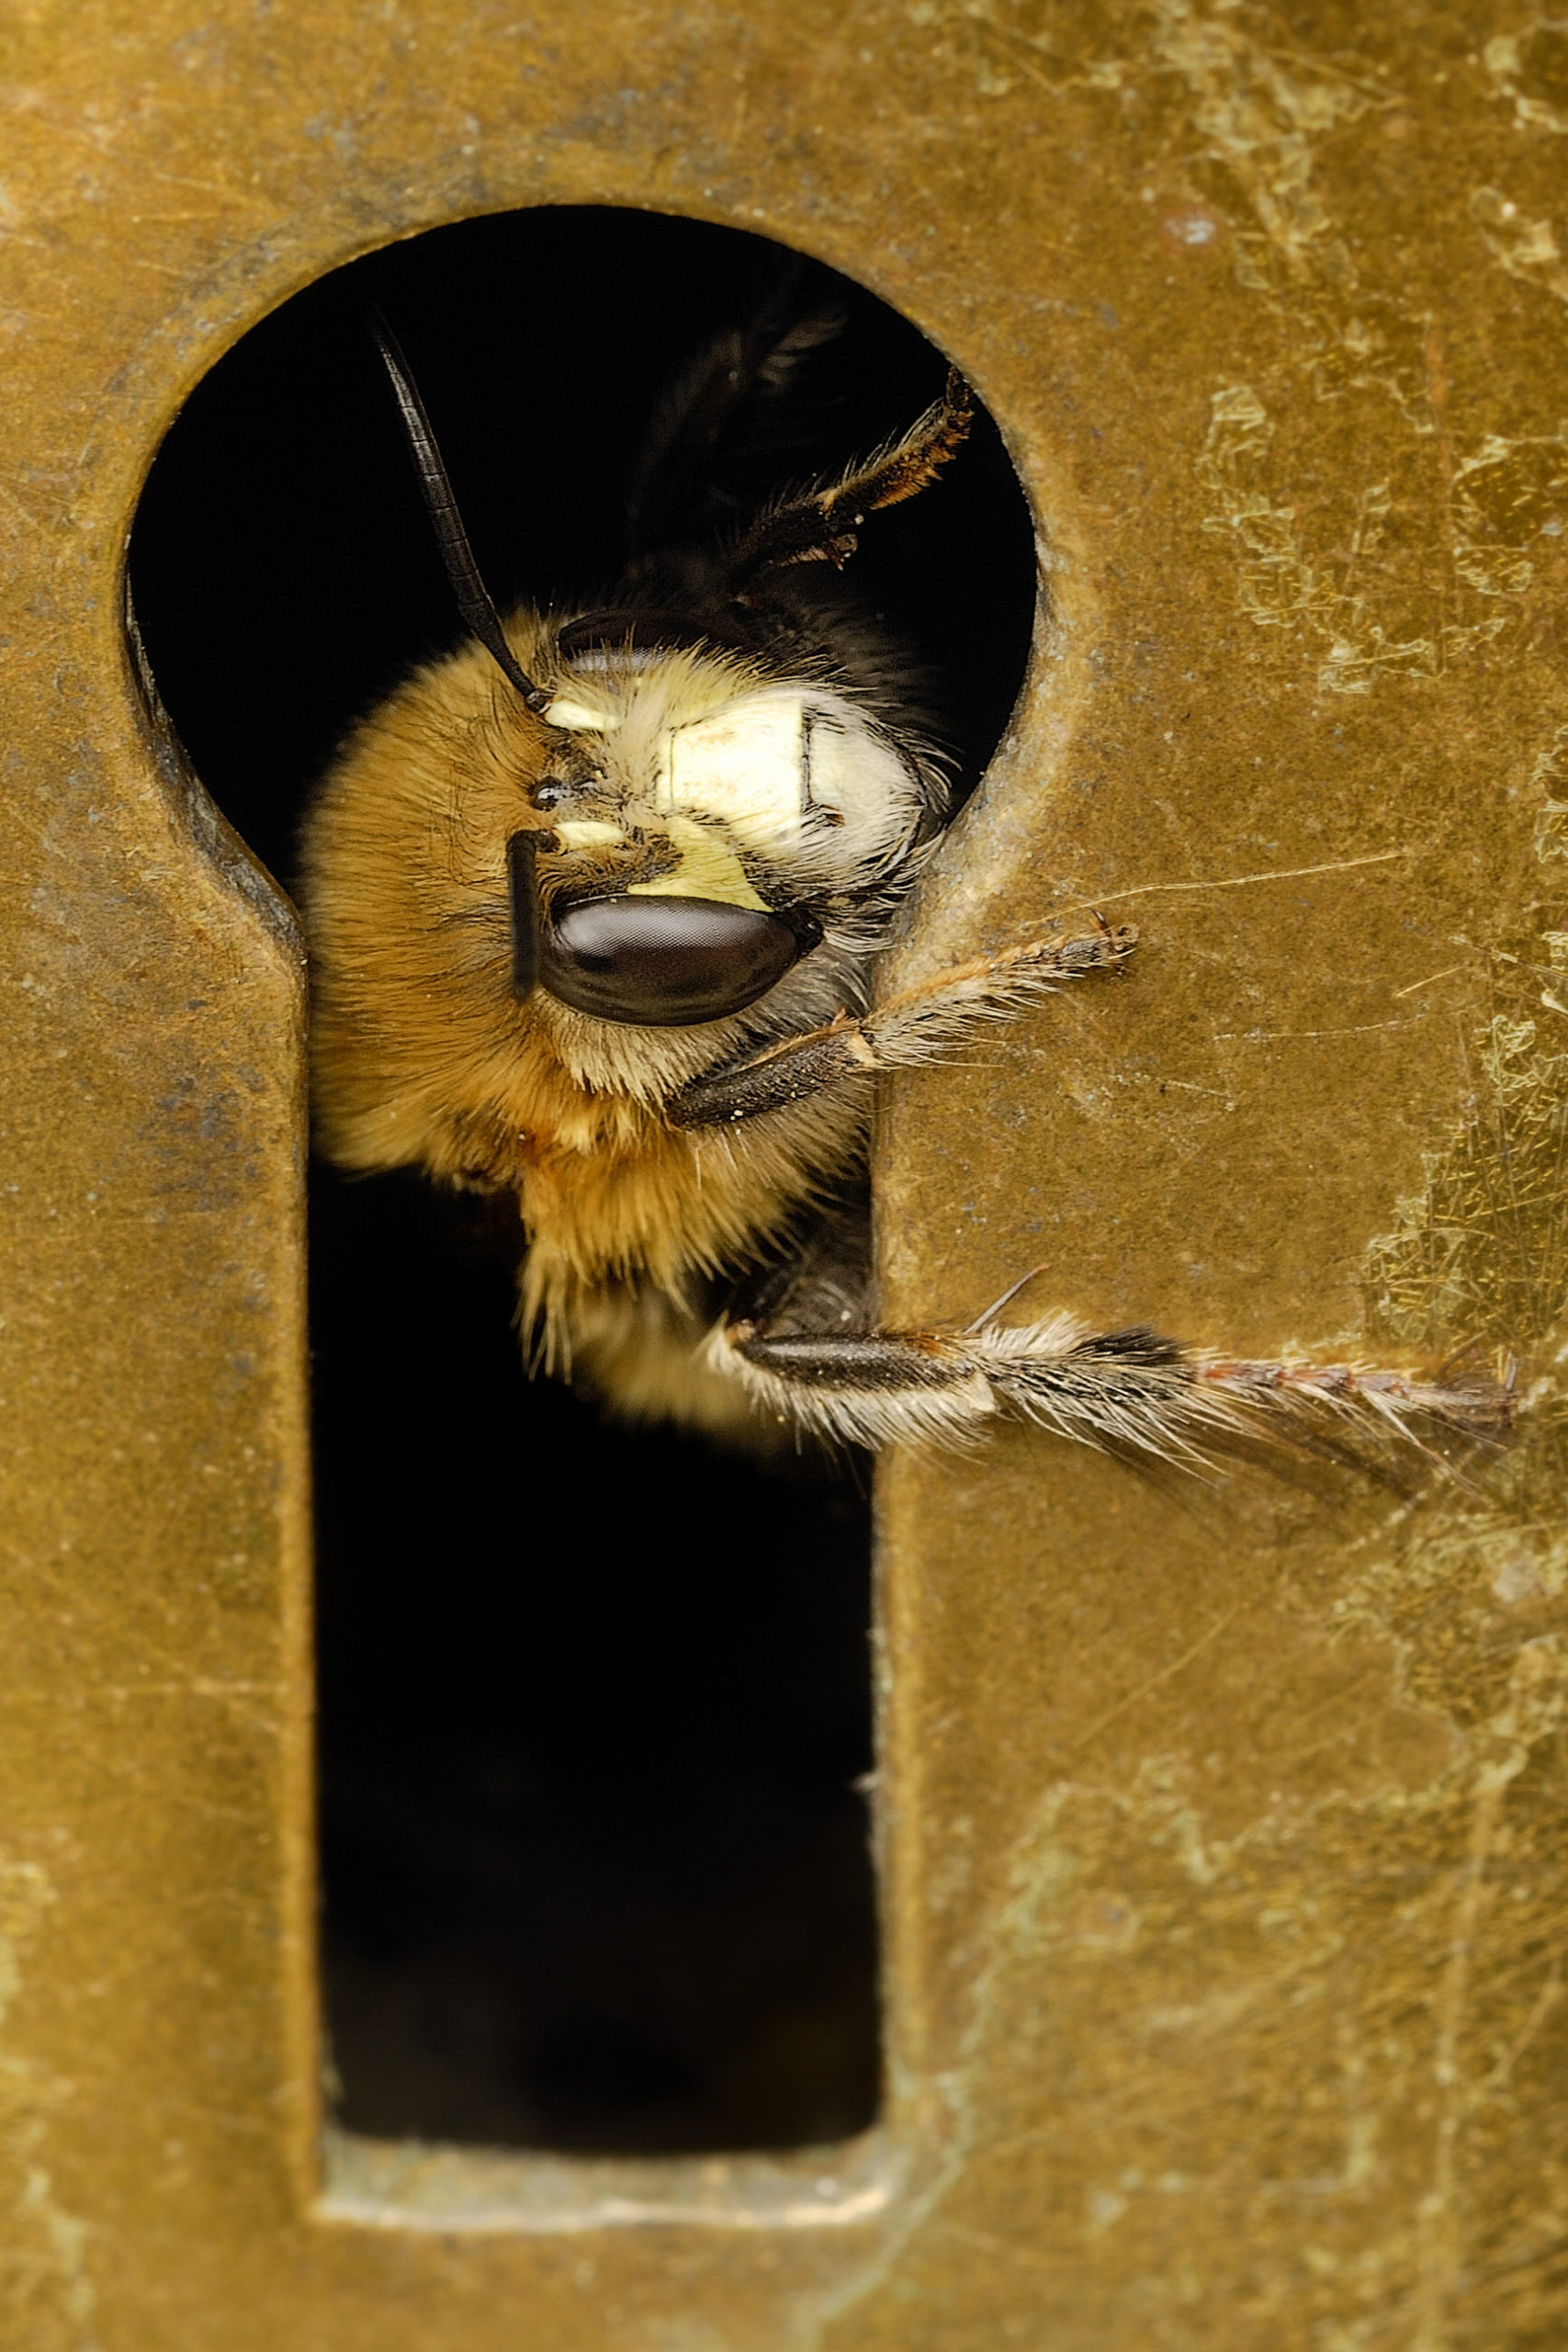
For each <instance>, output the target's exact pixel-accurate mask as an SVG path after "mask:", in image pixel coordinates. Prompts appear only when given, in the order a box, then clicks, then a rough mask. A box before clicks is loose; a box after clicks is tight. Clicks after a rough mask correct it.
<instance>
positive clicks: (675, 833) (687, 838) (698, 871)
mask: <svg viewBox="0 0 1568 2352" xmlns="http://www.w3.org/2000/svg"><path fill="white" fill-rule="evenodd" d="M664 828H665V831H667V832H668V834H669V836H670V838H671V841H672V842H674V844H675V847H676V848H677V849H678V850H679V851H680V853H681V863H680V865H678V866H677V867H676V868H675V871H674V873H673V874H661V875H660V876H659V877H658V879H657V881H653V882H634V883H632V884H631V885H630V887H629V891H628V895H629V896H634V897H635V896H638V895H641V896H644V897H647V898H649V899H718V900H719V901H720V902H721V903H722V904H723V905H725V906H728V907H756V908H757V909H759V910H761V912H762V913H763V914H765V913H766V912H767V900H766V899H760V898H759V897H758V896H757V893H756V892H755V890H753V889H752V888H751V885H750V882H748V881H747V879H746V870H745V868H744V866H743V865H741V863H740V860H739V858H738V857H737V856H736V854H735V852H734V851H733V850H732V849H731V848H730V846H729V844H728V842H726V841H724V840H722V839H721V838H720V836H719V835H718V834H717V833H716V832H714V831H712V829H711V827H709V826H707V825H699V824H697V823H695V822H694V820H693V819H692V818H690V817H677V816H669V817H666V819H665V820H664Z"/></svg>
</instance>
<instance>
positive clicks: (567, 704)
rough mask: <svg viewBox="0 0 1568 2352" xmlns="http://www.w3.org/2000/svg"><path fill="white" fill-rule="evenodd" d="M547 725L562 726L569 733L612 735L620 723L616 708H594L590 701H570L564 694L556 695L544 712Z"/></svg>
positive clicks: (619, 715)
mask: <svg viewBox="0 0 1568 2352" xmlns="http://www.w3.org/2000/svg"><path fill="white" fill-rule="evenodd" d="M545 723H546V725H547V726H548V727H560V728H564V729H566V730H567V731H568V732H569V733H570V734H589V735H613V734H614V733H615V729H616V728H617V727H618V726H619V725H620V723H621V714H620V712H619V711H618V710H596V709H594V707H592V704H591V703H585V702H572V701H571V700H570V698H569V697H568V696H567V695H557V696H556V699H555V700H554V702H553V703H551V705H550V707H549V708H548V709H547V711H546V713H545Z"/></svg>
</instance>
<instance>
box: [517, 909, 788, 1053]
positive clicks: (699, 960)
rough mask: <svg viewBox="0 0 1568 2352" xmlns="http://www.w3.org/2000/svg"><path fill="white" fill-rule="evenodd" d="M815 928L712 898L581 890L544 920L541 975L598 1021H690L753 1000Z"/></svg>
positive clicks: (719, 1016)
mask: <svg viewBox="0 0 1568 2352" xmlns="http://www.w3.org/2000/svg"><path fill="white" fill-rule="evenodd" d="M820 936H821V933H820V932H819V931H818V930H817V928H816V926H815V925H813V924H810V923H809V922H804V921H803V922H801V923H800V924H799V925H798V926H796V925H794V924H792V923H790V922H785V921H784V917H783V916H782V915H773V914H767V913H764V912H762V911H761V910H759V909H756V908H752V907H731V906H726V905H723V904H721V903H720V902H719V901H718V900H716V899H658V898H636V899H633V898H618V899H581V900H580V901H579V903H578V904H577V905H576V906H572V907H564V908H562V909H561V910H560V911H559V912H558V914H556V915H554V916H553V917H552V918H551V920H550V921H549V922H547V923H546V924H545V926H544V930H543V934H542V937H541V939H540V942H539V967H538V969H539V984H540V986H541V987H542V988H546V989H548V990H549V992H550V994H551V995H552V996H553V997H558V998H559V1000H560V1001H561V1002H562V1003H563V1004H570V1005H573V1006H575V1008H576V1010H577V1011H578V1012H591V1013H593V1014H595V1015H596V1016H597V1018H598V1019H599V1020H601V1021H625V1022H629V1023H633V1024H635V1025H636V1026H638V1027H641V1028H650V1029H689V1028H692V1027H694V1026H695V1024H696V1023H699V1022H703V1021H722V1020H723V1019H724V1018H725V1016H726V1014H727V1013H731V1012H743V1011H744V1010H745V1008H746V1006H747V1005H749V1004H754V1003H755V1002H756V1001H757V999H758V998H759V997H760V996H765V995H766V993H767V991H768V989H771V988H772V987H773V985H774V983H775V982H776V981H779V980H782V979H783V978H784V974H785V973H786V972H787V971H788V970H789V967H790V966H791V965H792V964H793V963H794V962H795V959H796V957H797V956H800V955H801V954H802V953H803V952H804V951H805V950H806V949H807V948H808V947H811V946H815V944H816V943H817V940H818V938H820Z"/></svg>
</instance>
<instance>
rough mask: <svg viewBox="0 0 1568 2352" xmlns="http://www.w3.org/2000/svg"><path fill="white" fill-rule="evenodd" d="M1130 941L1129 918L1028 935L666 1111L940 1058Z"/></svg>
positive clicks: (729, 1103) (768, 1055) (734, 1067)
mask: <svg viewBox="0 0 1568 2352" xmlns="http://www.w3.org/2000/svg"><path fill="white" fill-rule="evenodd" d="M1137 937H1138V934H1137V933H1136V931H1135V930H1134V927H1133V925H1132V924H1131V923H1123V924H1122V925H1120V926H1119V927H1117V928H1112V926H1111V924H1109V923H1103V922H1102V923H1101V924H1100V927H1099V928H1098V930H1096V931H1093V932H1090V933H1088V934H1087V936H1085V937H1083V938H1079V939H1054V940H1035V941H1032V943H1031V944H1030V945H1028V946H1027V947H1015V948H1013V949H1011V950H1010V952H1009V953H1008V954H1006V955H1004V956H987V957H985V958H984V959H983V960H981V961H980V962H977V963H974V964H964V965H962V966H960V967H958V968H957V969H956V970H953V971H947V972H940V973H938V975H937V976H936V978H934V979H931V980H928V981H926V982H924V983H923V984H922V985H921V986H920V987H919V988H917V989H907V990H906V991H905V992H904V994H903V995H901V996H896V997H891V998H889V1000H888V1001H887V1002H886V1004H881V1005H878V1006H877V1007H876V1008H875V1010H874V1012H868V1013H865V1014H864V1015H863V1017H862V1018H861V1019H860V1020H858V1021H853V1020H851V1019H850V1018H849V1016H848V1015H847V1014H840V1017H839V1018H838V1019H837V1020H836V1021H833V1022H830V1023H829V1024H828V1026H827V1027H826V1028H825V1029H813V1030H811V1031H809V1032H808V1033H807V1035H805V1036H802V1037H786V1038H785V1039H784V1042H783V1043H782V1044H781V1045H777V1046H768V1047H767V1048H766V1049H765V1051H763V1052H761V1053H758V1054H751V1055H749V1056H748V1057H746V1058H745V1059H744V1060H742V1061H738V1062H730V1063H728V1064H727V1065H726V1066H725V1067H723V1068H721V1069H716V1070H707V1071H705V1072H704V1074H703V1075H702V1077H700V1078H696V1079H694V1080H692V1081H691V1082H690V1084H689V1085H686V1086H684V1087H682V1089H681V1091H680V1092H679V1093H678V1094H676V1095H675V1096H674V1097H673V1098H672V1100H671V1102H670V1103H668V1104H667V1105H666V1116H667V1117H668V1118H669V1119H670V1121H671V1125H674V1126H678V1127H707V1126H716V1125H729V1124H731V1123H733V1122H734V1121H737V1120H739V1119H754V1118H756V1117H757V1116H758V1115H759V1114H760V1113H761V1112H764V1111H777V1110H781V1109H783V1107H784V1104H785V1103H799V1102H802V1101H804V1100H805V1098H806V1097H807V1095H811V1094H816V1093H818V1091H820V1090H821V1089H822V1088H823V1087H825V1086H836V1085H839V1084H840V1083H841V1082H842V1081H843V1080H846V1079H852V1078H870V1077H874V1075H875V1073H876V1072H877V1071H878V1070H883V1069H911V1068H916V1067H918V1066H919V1064H921V1063H923V1062H936V1061H941V1060H942V1059H943V1058H944V1057H946V1056H947V1055H949V1054H951V1053H952V1052H953V1050H954V1048H955V1047H957V1046H961V1045H963V1044H964V1041H965V1040H966V1039H967V1038H969V1037H971V1036H973V1035H974V1034H975V1033H976V1030H977V1029H979V1028H980V1027H982V1026H983V1025H984V1024H985V1023H987V1022H988V1021H998V1020H1006V1019H1007V1018H1008V1017H1009V1015H1010V1014H1011V1013H1014V1012H1021V1011H1022V1010H1023V1008H1024V1007H1025V1006H1026V1005H1029V1004H1031V1003H1032V1002H1033V1001H1034V1000H1035V999H1036V998H1037V997H1041V996H1047V995H1049V994H1050V993H1051V992H1052V990H1053V989H1056V988H1058V987H1059V986H1060V985H1061V983H1062V982H1063V981H1065V980H1075V979H1080V978H1082V977H1083V975H1084V974H1085V973H1086V972H1094V971H1104V970H1106V969H1107V968H1109V967H1112V966H1114V965H1117V964H1120V963H1121V961H1122V958H1123V956H1127V955H1128V954H1129V953H1130V952H1131V950H1132V949H1133V948H1134V945H1135V944H1136V943H1137Z"/></svg>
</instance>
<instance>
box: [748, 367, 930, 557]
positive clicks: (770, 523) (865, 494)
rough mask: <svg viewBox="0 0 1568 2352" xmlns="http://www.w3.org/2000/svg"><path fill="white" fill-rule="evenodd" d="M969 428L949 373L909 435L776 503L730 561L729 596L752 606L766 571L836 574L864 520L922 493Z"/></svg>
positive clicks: (853, 546) (751, 529)
mask: <svg viewBox="0 0 1568 2352" xmlns="http://www.w3.org/2000/svg"><path fill="white" fill-rule="evenodd" d="M974 422H975V402H974V399H973V396H972V394H971V393H970V390H969V387H968V386H967V384H965V382H964V379H963V377H962V376H960V374H959V373H958V370H957V369H956V368H950V369H949V370H948V377H947V387H946V390H944V391H943V393H942V398H941V400H939V401H934V402H933V403H932V405H931V407H930V408H929V409H927V411H926V413H925V414H924V415H923V416H921V417H918V418H917V419H916V421H915V423H914V424H912V425H911V426H910V427H909V430H908V433H905V434H903V435H900V437H899V438H898V439H897V441H894V442H891V443H889V444H888V445H887V446H886V447H885V448H882V449H879V450H878V451H877V452H876V454H875V456H874V457H872V458H866V459H865V460H864V462H863V464H861V465H858V466H853V467H852V468H851V469H850V471H849V472H848V473H846V474H844V475H842V476H840V480H839V481H835V482H831V483H829V485H828V487H827V488H825V489H819V490H812V491H807V492H806V494H805V495H804V496H803V497H797V498H787V499H784V500H781V501H780V502H778V503H775V504H774V505H773V506H772V507H770V508H769V509H768V511H767V512H766V513H765V514H764V515H761V517H760V518H759V519H758V521H757V522H755V523H754V524H753V525H752V526H751V528H750V530H749V531H748V532H747V534H746V536H745V537H744V538H743V539H742V540H741V541H740V543H739V547H737V548H736V549H735V552H734V554H733V556H732V557H731V558H730V561H729V567H728V582H729V592H730V594H731V595H732V596H733V597H734V598H735V599H736V600H737V601H738V602H739V603H741V604H747V603H750V602H751V601H752V600H753V598H754V596H755V595H756V594H757V588H758V583H759V582H761V580H763V579H764V578H765V577H766V575H767V574H768V573H769V572H771V571H784V570H787V569H788V568H789V567H790V566H791V565H794V564H797V563H830V564H832V565H833V566H834V568H835V570H837V571H842V570H843V568H844V566H845V564H846V563H847V562H848V561H849V560H850V558H851V556H852V555H853V553H854V551H855V548H856V547H857V545H858V544H859V533H860V529H861V526H863V523H864V521H865V518H866V516H867V515H871V514H874V513H876V512H877V510H878V509H879V508H882V507H884V506H898V505H901V504H902V503H903V502H904V500H905V499H906V498H916V497H918V496H919V493H920V492H921V491H922V490H925V489H928V488H929V487H930V485H931V483H932V482H933V481H935V480H936V477H937V474H938V473H939V471H940V470H941V469H942V467H943V466H945V465H946V464H947V462H948V460H949V459H950V458H953V456H954V455H956V453H957V451H958V450H959V448H960V447H962V446H963V443H964V438H965V436H966V435H967V434H968V432H969V428H970V426H971V425H972V424H974Z"/></svg>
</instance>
